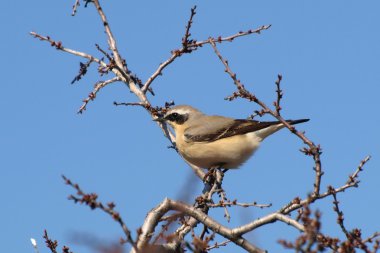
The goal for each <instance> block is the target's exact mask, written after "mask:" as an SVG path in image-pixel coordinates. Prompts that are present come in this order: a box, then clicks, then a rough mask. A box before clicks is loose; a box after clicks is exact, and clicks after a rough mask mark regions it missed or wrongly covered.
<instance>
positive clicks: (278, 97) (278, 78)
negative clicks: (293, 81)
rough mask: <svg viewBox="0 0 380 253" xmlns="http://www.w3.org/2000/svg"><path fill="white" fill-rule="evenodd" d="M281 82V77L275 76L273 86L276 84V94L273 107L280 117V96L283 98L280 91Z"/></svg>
mask: <svg viewBox="0 0 380 253" xmlns="http://www.w3.org/2000/svg"><path fill="white" fill-rule="evenodd" d="M281 80H282V75H280V74H278V75H277V81H276V82H275V84H276V93H277V100H276V101H275V102H274V107H275V108H276V113H277V115H279V116H280V111H281V109H282V108H281V105H280V102H281V99H282V96H283V93H282V90H281V88H280V84H281Z"/></svg>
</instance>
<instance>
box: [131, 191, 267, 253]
mask: <svg viewBox="0 0 380 253" xmlns="http://www.w3.org/2000/svg"><path fill="white" fill-rule="evenodd" d="M169 210H175V211H179V212H181V213H184V214H186V215H188V216H191V217H193V218H194V219H196V220H197V221H198V222H200V223H202V224H204V225H205V226H207V227H208V228H209V229H211V230H212V231H214V232H215V233H217V234H219V235H221V236H223V237H225V238H227V239H229V240H230V241H232V242H234V243H235V244H236V245H238V246H240V247H242V248H243V249H245V250H246V251H248V252H251V253H258V252H260V253H263V252H265V251H263V250H261V249H259V248H258V247H256V246H254V245H253V244H251V243H249V242H248V241H247V240H246V239H244V238H243V237H241V236H238V235H237V234H234V232H233V230H231V229H229V228H227V227H225V226H223V225H221V224H220V223H218V222H217V221H215V220H214V219H212V218H211V217H210V216H208V215H206V214H205V213H203V212H202V211H201V210H199V209H197V208H195V207H192V206H189V205H187V204H185V203H182V202H178V201H174V200H170V199H168V198H166V199H165V200H164V201H163V202H162V203H161V204H159V205H158V206H157V207H156V208H154V209H153V210H152V211H150V212H149V213H148V215H147V217H146V219H145V221H144V225H143V227H142V229H141V230H142V233H141V234H140V238H141V240H138V242H137V249H138V250H140V249H142V248H144V246H146V244H147V243H148V241H149V240H150V238H151V236H152V232H153V231H154V228H155V227H156V226H157V224H158V222H159V220H160V219H161V217H162V216H164V215H165V213H167V212H168V211H169Z"/></svg>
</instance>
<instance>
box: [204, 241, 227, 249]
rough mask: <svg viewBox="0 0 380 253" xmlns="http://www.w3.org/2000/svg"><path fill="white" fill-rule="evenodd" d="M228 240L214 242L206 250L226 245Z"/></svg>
mask: <svg viewBox="0 0 380 253" xmlns="http://www.w3.org/2000/svg"><path fill="white" fill-rule="evenodd" d="M230 242H231V241H230V240H226V241H223V242H219V243H215V244H214V245H212V246H210V247H208V248H207V249H206V250H207V251H209V250H212V249H217V248H220V247H222V246H226V245H227V244H228V243H230Z"/></svg>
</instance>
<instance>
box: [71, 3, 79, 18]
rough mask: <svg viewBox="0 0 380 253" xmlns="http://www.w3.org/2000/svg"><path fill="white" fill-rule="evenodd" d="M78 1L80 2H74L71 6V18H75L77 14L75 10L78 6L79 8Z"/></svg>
mask: <svg viewBox="0 0 380 253" xmlns="http://www.w3.org/2000/svg"><path fill="white" fill-rule="evenodd" d="M79 1H80V0H75V3H74V5H73V11H72V12H71V16H75V14H76V13H77V8H78V6H80V3H79Z"/></svg>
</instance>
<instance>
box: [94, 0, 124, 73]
mask: <svg viewBox="0 0 380 253" xmlns="http://www.w3.org/2000/svg"><path fill="white" fill-rule="evenodd" d="M92 3H93V4H94V5H95V7H96V10H97V11H98V14H99V16H100V18H101V19H102V22H103V26H104V29H105V32H106V34H107V38H108V45H109V46H110V49H111V51H112V53H113V57H114V58H115V62H116V64H117V65H118V66H119V68H121V69H123V68H124V66H123V62H124V60H123V59H122V58H121V56H120V54H119V50H118V49H117V45H116V40H115V37H114V36H113V34H112V31H111V28H110V26H109V23H108V21H107V17H106V15H105V14H104V12H103V9H102V7H101V6H100V3H99V0H92Z"/></svg>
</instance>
